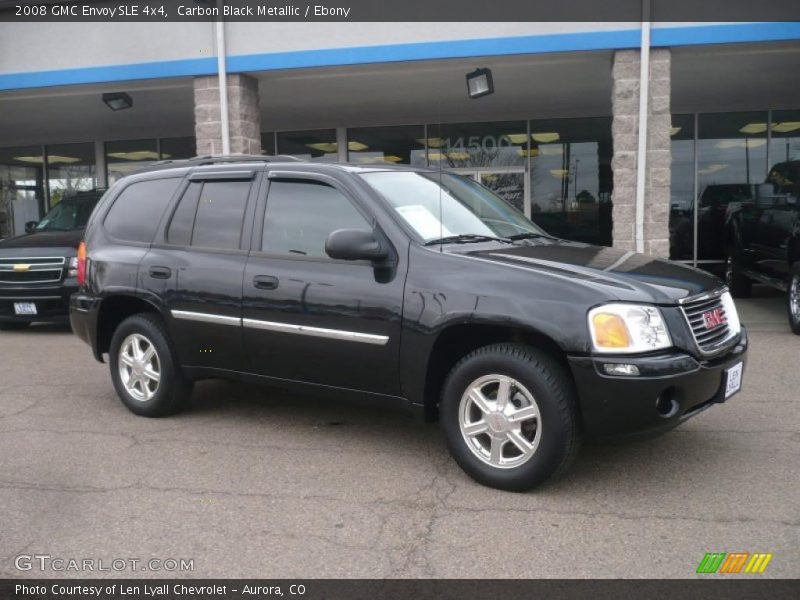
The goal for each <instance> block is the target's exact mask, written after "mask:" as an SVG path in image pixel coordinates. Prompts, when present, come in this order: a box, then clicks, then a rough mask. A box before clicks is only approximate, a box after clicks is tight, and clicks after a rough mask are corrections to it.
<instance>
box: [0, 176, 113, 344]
mask: <svg viewBox="0 0 800 600" xmlns="http://www.w3.org/2000/svg"><path fill="white" fill-rule="evenodd" d="M102 194H103V191H102V190H92V191H87V192H76V193H73V194H69V195H66V196H65V197H64V198H63V199H62V200H61V201H60V202H59V203H58V204H56V205H55V206H54V207H53V208H52V210H50V212H48V213H47V214H46V215H45V217H44V218H43V219H42V220H41V221H39V222H36V221H30V222H28V223H26V230H27V231H26V233H24V234H23V235H19V236H16V237H11V238H6V239H4V240H0V329H6V330H8V329H23V328H25V327H27V326H28V325H30V324H31V323H33V322H35V321H46V322H57V321H66V320H67V318H68V317H69V297H70V295H71V294H72V293H73V292H74V291H76V290H77V289H78V283H77V276H78V245H79V244H80V242H81V240H82V239H83V229H84V227H85V226H86V222H87V221H88V220H89V216H90V215H91V214H92V210H94V207H95V205H96V204H97V202H98V200H99V199H100V197H101V196H102Z"/></svg>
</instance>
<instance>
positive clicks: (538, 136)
mask: <svg viewBox="0 0 800 600" xmlns="http://www.w3.org/2000/svg"><path fill="white" fill-rule="evenodd" d="M531 137H532V138H533V141H534V142H539V143H540V144H552V143H553V142H557V141H558V140H560V139H561V136H560V135H559V134H558V133H556V132H552V133H532V134H531Z"/></svg>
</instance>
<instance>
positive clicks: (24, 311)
mask: <svg viewBox="0 0 800 600" xmlns="http://www.w3.org/2000/svg"><path fill="white" fill-rule="evenodd" d="M14 314H17V315H35V314H36V304H35V303H33V302H14Z"/></svg>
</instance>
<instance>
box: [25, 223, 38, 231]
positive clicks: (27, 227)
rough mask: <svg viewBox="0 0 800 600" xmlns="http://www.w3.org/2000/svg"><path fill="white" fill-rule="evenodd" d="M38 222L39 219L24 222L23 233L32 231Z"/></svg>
mask: <svg viewBox="0 0 800 600" xmlns="http://www.w3.org/2000/svg"><path fill="white" fill-rule="evenodd" d="M38 224H39V221H28V222H27V223H25V233H32V232H33V230H34V229H36V226H37V225H38Z"/></svg>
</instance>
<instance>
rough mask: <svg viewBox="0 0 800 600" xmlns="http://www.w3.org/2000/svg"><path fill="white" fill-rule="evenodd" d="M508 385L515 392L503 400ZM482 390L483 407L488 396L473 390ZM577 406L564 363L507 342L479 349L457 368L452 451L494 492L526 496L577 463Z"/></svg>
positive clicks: (448, 396) (445, 407)
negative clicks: (523, 418) (496, 490)
mask: <svg viewBox="0 0 800 600" xmlns="http://www.w3.org/2000/svg"><path fill="white" fill-rule="evenodd" d="M506 384H507V385H508V388H507V389H509V390H510V391H509V392H508V393H506V394H501V390H502V389H503V386H504V385H506ZM476 387H477V388H478V389H480V391H481V392H482V394H481V396H482V399H480V400H479V401H478V402H475V400H474V399H475V398H480V397H481V396H476V395H475V394H474V393H472V392H470V390H471V389H474V388H476ZM502 397H506V398H507V399H508V400H507V401H505V402H503V401H502V400H501V398H502ZM481 404H483V407H481ZM502 404H505V408H503V407H502ZM577 406H578V404H577V397H576V393H575V390H574V387H573V385H572V381H571V379H570V378H569V376H568V375H567V373H566V372H565V371H564V369H563V367H562V366H561V365H560V364H558V363H557V362H556V361H555V360H554V359H552V358H551V357H550V356H548V355H547V354H546V353H544V352H542V351H540V350H537V349H535V348H532V347H530V346H526V345H524V344H515V343H502V344H494V345H491V346H485V347H483V348H479V349H478V350H475V351H474V352H472V353H470V354H468V355H467V356H465V357H464V358H463V359H461V360H460V361H459V362H458V364H456V366H455V367H453V369H452V370H451V371H450V373H449V375H448V376H447V379H446V380H445V383H444V386H443V388H442V397H441V405H440V412H439V415H440V421H441V425H442V428H443V429H444V433H445V437H446V439H447V445H448V447H449V449H450V453H451V455H452V456H453V458H454V459H455V461H456V462H457V463H458V465H459V466H460V467H461V468H462V469H463V470H464V471H465V472H466V473H467V474H468V475H470V476H471V477H472V478H473V479H475V480H476V481H478V482H479V483H482V484H484V485H487V486H489V487H494V488H498V489H501V490H507V491H513V492H524V491H527V490H530V489H532V488H534V487H536V486H538V485H541V484H542V483H544V482H545V481H547V480H548V479H550V478H553V477H557V476H559V475H561V474H563V473H564V472H565V471H566V470H567V468H568V467H569V465H570V463H571V462H572V460H573V459H574V458H575V455H576V454H577V452H578V448H579V447H580V435H579V418H578V408H577ZM501 409H502V410H501ZM523 411H524V413H523ZM515 413H516V414H517V416H516V417H515V416H514V415H515ZM537 413H538V414H537ZM524 414H525V415H529V417H528V418H527V420H522V417H523V415H524ZM509 417H510V418H509ZM514 419H519V420H518V421H517V422H512V421H513V420H514ZM517 423H519V428H518V429H517V430H516V431H511V429H513V428H515V427H517ZM465 426H466V428H465ZM470 426H471V427H470ZM484 429H485V431H482V430H484ZM520 435H522V437H523V438H524V440H522V441H523V444H522V445H519V442H520V437H519V436H520ZM504 437H505V440H504V441H503V438H504ZM524 442H527V445H525V444H524ZM496 445H499V447H500V449H499V451H495V450H494V448H495V446H496ZM522 448H526V449H527V450H526V451H523V450H522Z"/></svg>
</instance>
